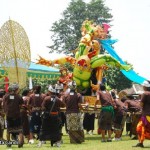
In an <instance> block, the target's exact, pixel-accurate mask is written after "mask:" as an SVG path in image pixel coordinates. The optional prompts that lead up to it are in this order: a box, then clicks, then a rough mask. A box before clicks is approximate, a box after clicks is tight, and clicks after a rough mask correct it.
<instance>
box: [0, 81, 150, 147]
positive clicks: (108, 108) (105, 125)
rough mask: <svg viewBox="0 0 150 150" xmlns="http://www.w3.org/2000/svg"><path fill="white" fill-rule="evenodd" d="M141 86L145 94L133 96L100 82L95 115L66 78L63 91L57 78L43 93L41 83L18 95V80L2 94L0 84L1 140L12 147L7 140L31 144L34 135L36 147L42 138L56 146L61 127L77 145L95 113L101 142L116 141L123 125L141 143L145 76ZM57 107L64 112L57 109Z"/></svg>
mask: <svg viewBox="0 0 150 150" xmlns="http://www.w3.org/2000/svg"><path fill="white" fill-rule="evenodd" d="M143 89H144V93H143V94H141V95H139V96H138V97H137V98H135V97H133V96H132V95H126V96H123V97H121V98H120V97H118V95H117V93H116V92H115V91H114V90H112V91H107V90H106V87H105V85H104V84H100V86H99V90H98V91H97V93H96V102H95V105H94V110H96V109H97V106H98V105H100V106H101V109H100V110H99V113H98V114H95V113H94V112H92V113H89V112H84V110H85V109H87V106H86V108H85V107H84V106H85V105H82V104H83V103H84V96H83V95H82V93H79V92H78V91H77V89H76V82H75V81H70V82H69V83H68V85H67V88H65V90H64V88H63V85H62V84H60V83H59V82H58V83H57V84H55V85H49V87H48V90H47V92H46V93H42V92H41V86H40V85H35V86H34V87H33V89H32V90H29V89H25V90H23V92H22V93H21V94H20V89H19V85H18V84H15V83H14V84H10V85H9V89H8V92H7V93H6V92H5V91H4V90H3V89H0V141H5V140H6V141H7V147H11V146H12V142H11V141H12V140H15V141H17V142H16V143H17V144H18V148H21V147H23V145H24V144H25V141H27V143H29V144H33V143H34V141H35V138H36V139H37V140H38V141H39V142H38V145H37V147H41V146H42V145H43V144H44V143H46V141H50V144H51V146H56V147H60V146H61V144H62V143H63V140H62V137H63V132H62V127H63V126H65V130H66V134H68V136H69V139H70V143H76V144H81V143H82V142H84V140H85V134H84V130H85V131H86V134H90V135H92V134H93V131H94V126H95V125H94V123H95V118H96V117H97V118H98V130H97V134H101V142H112V141H113V140H114V141H120V140H121V139H122V134H123V130H124V128H125V126H126V132H127V135H129V136H130V137H132V136H134V137H133V138H132V139H138V140H139V143H138V144H137V145H135V147H144V145H143V142H144V139H150V109H149V108H150V82H149V81H145V82H144V83H143ZM62 108H65V111H63V112H62V111H61V109H62ZM83 114H84V117H82V116H83ZM5 120H6V121H5ZM125 124H126V125H125ZM5 128H6V131H7V132H6V139H5V136H4V129H5ZM113 133H114V134H113ZM113 135H114V137H112V136H113ZM25 138H26V139H27V140H25Z"/></svg>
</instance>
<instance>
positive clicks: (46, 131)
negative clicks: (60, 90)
mask: <svg viewBox="0 0 150 150" xmlns="http://www.w3.org/2000/svg"><path fill="white" fill-rule="evenodd" d="M48 95H49V96H46V97H45V99H44V101H43V103H42V111H43V112H42V125H41V129H40V135H39V140H40V142H39V144H38V145H37V146H38V147H41V146H42V141H46V140H50V141H51V146H53V145H55V146H57V147H60V145H61V136H62V134H61V130H60V129H61V119H60V115H59V113H60V107H65V104H64V103H63V102H62V101H61V100H60V99H59V98H58V97H57V96H56V89H55V87H54V86H52V85H50V86H49V88H48Z"/></svg>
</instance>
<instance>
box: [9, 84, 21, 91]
mask: <svg viewBox="0 0 150 150" xmlns="http://www.w3.org/2000/svg"><path fill="white" fill-rule="evenodd" d="M8 89H9V91H16V90H18V89H19V85H18V84H17V83H12V84H10V85H9V87H8Z"/></svg>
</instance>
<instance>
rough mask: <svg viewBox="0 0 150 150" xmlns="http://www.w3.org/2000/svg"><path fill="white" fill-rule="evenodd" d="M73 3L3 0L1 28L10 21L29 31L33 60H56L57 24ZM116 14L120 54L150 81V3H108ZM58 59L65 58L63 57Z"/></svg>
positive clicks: (65, 0) (121, 0)
mask: <svg viewBox="0 0 150 150" xmlns="http://www.w3.org/2000/svg"><path fill="white" fill-rule="evenodd" d="M69 2H70V0H0V26H2V25H3V24H4V23H5V22H6V21H8V20H9V18H10V19H12V20H14V21H16V22H18V23H19V24H20V25H22V27H23V28H24V29H25V31H26V33H27V35H28V38H29V40H30V47H31V56H32V61H35V59H36V58H38V55H41V56H43V57H44V58H47V59H48V58H49V59H51V58H54V57H56V54H55V56H54V55H52V54H49V49H48V48H47V47H46V46H48V45H50V44H51V39H50V36H51V32H50V31H49V30H50V28H51V25H52V23H53V22H55V21H57V20H59V19H60V18H61V17H62V16H61V13H62V12H63V11H64V10H65V9H66V7H67V6H68V3H69ZM105 4H106V6H108V7H109V8H110V9H112V11H111V12H110V13H111V14H112V15H113V21H112V22H111V25H113V26H112V27H111V35H112V38H113V39H118V40H119V41H118V42H117V43H116V44H115V45H114V47H115V50H116V52H117V53H118V55H119V56H120V57H121V58H122V59H123V60H124V61H127V62H129V63H131V64H133V67H134V71H135V72H137V73H139V74H140V75H141V76H143V77H145V78H148V79H150V55H149V51H150V48H149V44H150V0H106V2H105ZM57 57H61V56H60V55H59V56H58V55H57Z"/></svg>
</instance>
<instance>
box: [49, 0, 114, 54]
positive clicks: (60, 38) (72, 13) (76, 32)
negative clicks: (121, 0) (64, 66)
mask: <svg viewBox="0 0 150 150" xmlns="http://www.w3.org/2000/svg"><path fill="white" fill-rule="evenodd" d="M109 11H110V9H109V8H108V7H106V6H105V5H104V1H103V0H91V1H90V2H89V3H85V2H84V1H83V0H76V1H74V0H72V1H71V2H70V4H69V6H68V7H67V9H66V10H65V11H64V12H63V14H62V19H60V20H58V21H56V22H54V23H53V25H52V28H51V30H50V31H52V32H53V33H54V34H53V35H52V36H51V39H52V41H53V45H51V46H48V47H49V48H50V52H54V51H55V52H57V53H65V54H69V53H71V50H75V49H76V48H77V47H78V44H79V40H80V38H81V30H80V28H81V25H82V23H83V21H84V20H86V19H89V20H92V21H94V22H95V23H98V24H100V23H102V22H109V19H111V18H112V15H111V14H110V13H109Z"/></svg>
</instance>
